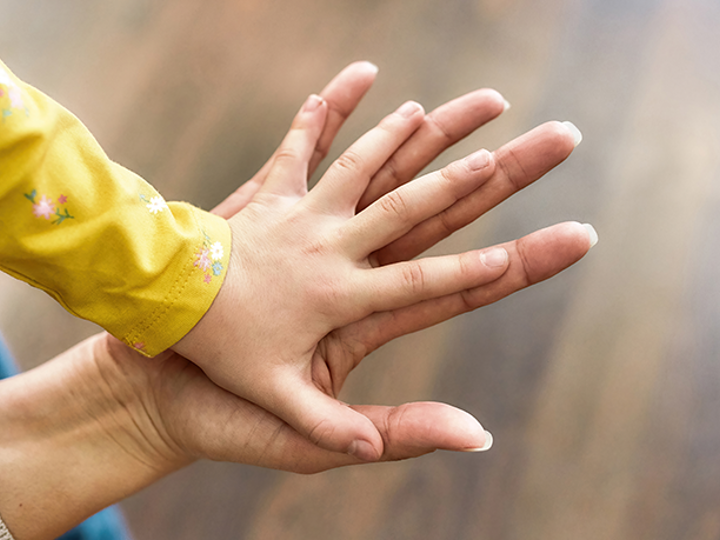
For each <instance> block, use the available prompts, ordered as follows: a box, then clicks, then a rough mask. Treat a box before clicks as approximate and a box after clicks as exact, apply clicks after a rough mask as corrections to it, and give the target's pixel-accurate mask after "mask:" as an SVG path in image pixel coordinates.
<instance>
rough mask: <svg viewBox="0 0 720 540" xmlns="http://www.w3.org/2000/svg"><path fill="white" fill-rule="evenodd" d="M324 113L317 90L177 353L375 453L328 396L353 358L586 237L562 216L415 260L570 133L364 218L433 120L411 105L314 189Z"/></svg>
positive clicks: (400, 198)
mask: <svg viewBox="0 0 720 540" xmlns="http://www.w3.org/2000/svg"><path fill="white" fill-rule="evenodd" d="M326 116H327V104H326V103H325V102H324V101H323V100H322V99H320V98H318V97H312V98H310V99H309V100H308V102H307V103H306V105H305V106H304V107H303V109H302V111H301V112H300V113H299V114H298V116H297V117H296V120H295V122H294V125H293V129H291V131H290V133H289V134H288V136H287V137H286V139H285V141H284V142H283V145H282V146H281V149H280V150H279V152H278V153H277V155H276V157H275V159H274V161H273V164H272V165H271V166H270V170H269V172H268V174H267V176H266V178H265V180H264V182H263V185H262V187H261V189H260V190H259V191H258V192H257V193H256V195H255V197H254V198H253V200H252V201H251V202H250V203H249V204H248V205H247V206H246V207H245V208H244V209H243V210H241V211H240V212H239V213H238V214H236V215H235V216H234V217H233V218H231V220H230V222H231V226H232V227H233V231H234V243H233V258H232V262H231V265H230V269H229V273H228V278H226V282H225V285H223V289H222V290H221V291H220V294H219V295H218V298H217V299H216V301H215V303H214V304H213V307H212V308H211V310H210V311H209V312H208V314H206V316H205V317H204V318H203V320H201V321H200V323H199V324H198V325H197V326H196V327H195V328H194V329H193V330H192V331H191V332H190V333H189V334H188V336H186V338H184V339H183V340H182V341H181V342H180V343H178V345H177V346H176V347H175V350H176V351H178V352H180V353H182V354H183V355H184V356H186V357H188V358H191V359H192V360H193V361H195V362H197V363H198V364H199V365H200V366H201V367H202V368H203V370H204V371H205V372H206V373H207V374H208V375H209V376H210V377H211V378H212V379H213V380H214V381H215V382H217V383H218V384H220V385H221V386H223V387H224V388H227V389H229V390H230V391H232V392H233V393H235V394H238V395H240V396H243V397H245V398H247V399H249V400H251V401H253V402H254V403H257V404H258V405H260V406H261V407H263V408H264V409H266V410H268V411H270V412H272V413H273V414H276V415H277V416H279V417H280V418H282V419H284V420H286V421H287V422H288V423H289V424H290V425H292V426H293V427H294V428H295V429H297V430H298V431H299V432H300V433H302V434H303V435H304V436H306V437H308V438H310V440H311V441H313V442H315V443H317V444H318V445H320V446H321V447H323V448H326V449H329V450H333V451H338V452H349V453H351V454H353V455H355V456H357V457H360V458H362V459H365V460H375V459H378V458H379V457H380V456H381V455H382V454H383V447H382V444H383V443H382V437H381V436H380V435H379V433H378V432H377V430H376V428H375V427H374V426H373V425H372V422H370V421H369V420H368V418H367V417H364V416H363V415H362V414H358V413H357V411H354V410H352V409H350V408H348V407H347V406H346V405H344V404H342V403H340V402H339V401H337V399H335V397H336V395H337V392H338V391H339V389H340V387H341V386H342V384H343V382H344V380H345V377H346V376H347V374H348V373H349V371H350V370H351V369H352V368H353V367H354V366H355V365H356V364H357V362H358V361H359V360H360V359H361V358H362V357H364V355H365V354H366V353H367V352H369V350H372V349H373V348H374V347H375V346H378V345H380V344H382V343H384V342H386V341H387V340H388V339H392V338H393V337H395V336H397V335H401V334H404V333H407V332H410V331H414V330H417V329H419V328H422V327H425V326H428V325H431V324H435V323H436V322H439V321H440V320H444V319H446V318H448V317H451V316H454V315H456V314H458V313H461V312H463V311H467V310H468V309H474V308H476V307H479V306H481V305H485V304H487V303H489V302H492V301H495V300H497V299H499V298H502V297H503V296H506V295H508V294H510V293H512V292H514V291H516V290H518V289H520V288H523V287H525V286H528V285H530V284H532V283H535V282H537V281H540V280H542V279H546V278H548V277H550V276H551V275H554V274H555V273H557V272H558V271H560V270H562V269H563V268H565V267H567V266H569V265H570V264H572V263H573V262H575V261H577V260H578V259H579V258H580V257H582V255H584V254H585V252H586V251H587V250H588V249H589V248H590V247H591V244H592V231H591V230H590V231H589V230H588V229H587V228H586V227H583V226H581V225H580V224H577V223H568V224H562V225H559V226H556V227H555V228H550V229H546V230H544V231H540V232H538V233H535V234H534V235H530V236H528V237H526V238H524V239H521V240H519V241H516V242H511V243H508V244H506V245H503V246H499V247H496V248H494V249H490V250H484V251H481V252H470V253H466V254H461V255H459V256H454V257H444V258H435V259H425V260H420V261H407V260H406V259H407V258H409V257H412V256H414V255H415V254H416V253H418V252H420V251H422V250H423V249H425V248H426V247H428V246H429V245H432V243H434V242H435V241H437V240H438V239H439V238H441V237H443V236H444V235H447V234H448V233H449V232H450V231H451V230H452V229H453V227H454V226H456V224H457V223H460V224H462V221H463V220H466V219H467V217H468V214H473V213H474V214H475V215H477V214H479V213H482V211H484V210H485V209H487V208H490V207H492V206H494V205H495V204H497V203H498V202H500V201H501V200H503V199H504V198H506V197H508V196H509V195H510V194H512V193H513V192H514V191H516V190H517V189H519V188H521V187H523V186H524V185H527V184H529V183H530V182H532V181H534V180H535V179H536V178H537V177H538V176H540V175H541V174H542V173H543V172H545V171H546V170H548V169H549V168H551V167H552V166H553V165H554V164H556V163H557V162H559V161H561V160H562V159H564V158H565V157H567V155H568V154H569V152H570V151H571V149H572V147H573V146H574V144H575V143H576V142H577V140H576V138H575V136H576V135H577V133H576V132H575V130H573V128H572V126H568V125H563V124H560V123H550V124H547V125H545V126H542V127H541V128H539V129H538V130H536V131H535V132H531V133H529V134H527V135H526V136H524V137H522V138H521V139H519V140H516V141H514V142H513V143H510V144H509V145H508V146H506V147H504V148H503V149H501V150H500V151H498V152H497V153H496V154H494V155H493V154H490V153H488V152H487V151H479V152H476V153H475V154H472V155H471V156H468V158H466V159H464V160H461V161H458V162H455V163H453V164H450V165H449V166H448V167H446V168H444V169H443V170H441V171H439V172H437V173H434V174H430V175H426V176H425V177H423V179H419V180H417V181H415V182H413V183H412V184H408V185H403V186H400V187H399V188H398V189H396V190H394V191H392V192H390V193H388V194H386V195H384V196H382V197H381V198H380V199H378V200H377V201H375V202H374V203H372V204H371V205H370V206H368V207H366V208H364V209H363V210H362V211H360V213H358V214H357V215H356V212H357V209H358V208H360V207H361V205H362V201H361V198H362V197H364V196H365V195H364V194H366V193H367V192H368V190H369V189H371V183H372V182H373V181H375V180H376V179H377V178H380V176H378V175H380V174H381V172H382V171H383V170H385V169H386V167H387V166H388V163H389V162H390V161H391V159H393V157H395V156H397V155H398V154H399V153H401V150H402V148H403V147H404V146H405V145H406V144H408V141H409V140H410V139H411V137H413V136H414V135H415V134H417V133H418V132H419V129H420V128H421V127H422V126H423V125H426V124H425V121H426V116H425V115H424V113H423V111H422V108H421V107H420V106H419V105H417V104H414V103H411V102H409V103H407V104H405V105H404V106H403V107H401V108H400V109H398V111H396V112H395V113H394V114H392V115H390V116H388V117H386V118H385V119H384V120H383V122H381V124H380V125H379V126H378V127H377V128H375V129H374V130H372V131H370V132H369V133H367V134H366V135H365V136H363V137H362V138H361V139H359V140H358V142H357V143H355V144H354V145H353V146H352V147H351V148H350V149H349V150H348V151H347V152H346V153H344V154H343V155H342V156H341V158H340V159H339V160H338V161H337V162H336V163H335V164H333V166H331V168H330V169H329V170H328V172H327V173H326V174H325V176H324V177H323V179H322V180H321V181H320V182H319V184H318V186H317V187H316V188H315V189H313V191H312V192H311V193H309V194H308V193H307V173H308V167H309V163H310V162H311V160H312V158H313V156H314V153H315V152H314V150H315V148H316V144H317V140H318V138H319V137H320V134H321V132H322V129H323V126H324V123H325V118H326ZM553 139H554V142H553ZM558 149H559V150H558ZM409 161H410V162H411V161H412V160H409ZM420 161H421V160H420ZM394 177H395V178H398V180H397V183H402V179H400V177H399V175H397V174H396V175H394ZM381 191H382V190H381ZM468 207H469V208H470V210H468ZM450 218H452V219H450ZM438 224H440V225H442V226H441V227H438ZM395 261H400V262H397V263H396V264H388V263H394V262H395ZM501 276H502V277H501ZM388 322H390V323H391V324H386V323H388ZM378 325H380V326H382V328H379V327H378Z"/></svg>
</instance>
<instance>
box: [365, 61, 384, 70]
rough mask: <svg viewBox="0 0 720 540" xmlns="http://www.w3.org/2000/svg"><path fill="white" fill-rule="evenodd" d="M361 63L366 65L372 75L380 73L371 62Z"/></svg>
mask: <svg viewBox="0 0 720 540" xmlns="http://www.w3.org/2000/svg"><path fill="white" fill-rule="evenodd" d="M363 63H364V64H366V65H367V66H368V67H369V68H370V71H372V72H373V73H377V72H378V71H380V68H379V67H377V66H376V65H375V64H373V63H372V62H368V61H367V60H363Z"/></svg>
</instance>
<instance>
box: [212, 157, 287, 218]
mask: <svg viewBox="0 0 720 540" xmlns="http://www.w3.org/2000/svg"><path fill="white" fill-rule="evenodd" d="M273 156H274V155H273ZM269 164H270V161H268V169H269V168H270V167H269ZM264 181H265V174H263V175H260V173H258V174H256V175H255V176H253V178H252V179H250V180H248V181H247V182H245V183H244V184H243V185H242V186H240V187H239V188H237V189H236V190H235V191H234V192H233V193H231V194H230V195H229V196H228V197H227V198H226V199H225V200H224V201H222V202H221V203H220V204H218V205H217V206H216V207H215V208H213V209H212V210H210V213H211V214H216V215H218V216H220V217H223V218H225V219H230V218H231V217H233V216H234V215H235V214H237V213H238V212H239V211H240V210H242V209H243V208H245V207H246V206H247V204H248V203H249V202H250V201H251V200H252V198H253V197H254V196H255V194H256V193H257V192H258V190H259V189H260V188H261V187H262V183H263V182H264Z"/></svg>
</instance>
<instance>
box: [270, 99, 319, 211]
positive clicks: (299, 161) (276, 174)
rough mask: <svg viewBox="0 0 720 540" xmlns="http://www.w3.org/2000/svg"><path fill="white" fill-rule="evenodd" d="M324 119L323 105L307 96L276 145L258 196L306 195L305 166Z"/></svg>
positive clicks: (306, 172) (306, 166)
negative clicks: (284, 134) (277, 146)
mask: <svg viewBox="0 0 720 540" xmlns="http://www.w3.org/2000/svg"><path fill="white" fill-rule="evenodd" d="M326 115H327V103H325V100H324V99H322V98H321V97H320V96H316V95H312V96H310V97H309V98H308V99H307V100H306V101H305V103H304V105H303V106H302V108H301V109H300V112H298V114H297V115H296V116H295V119H294V120H293V123H292V126H291V127H290V131H289V132H288V134H287V135H286V136H285V139H283V142H282V143H281V144H280V147H279V148H278V151H277V153H276V154H275V159H273V163H272V166H271V167H270V170H269V171H268V175H267V178H266V180H265V182H264V183H263V185H262V187H261V188H260V192H263V193H271V194H274V195H284V196H291V195H296V196H299V197H302V196H303V195H305V193H307V177H308V164H309V162H310V158H311V157H312V155H313V151H314V149H315V145H316V144H317V141H318V138H319V137H320V133H321V132H322V128H323V126H324V124H325V117H326Z"/></svg>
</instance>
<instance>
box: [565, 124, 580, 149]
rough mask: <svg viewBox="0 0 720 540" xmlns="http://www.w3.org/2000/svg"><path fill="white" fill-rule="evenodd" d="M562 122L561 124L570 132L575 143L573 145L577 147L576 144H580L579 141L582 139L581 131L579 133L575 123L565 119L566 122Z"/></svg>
mask: <svg viewBox="0 0 720 540" xmlns="http://www.w3.org/2000/svg"><path fill="white" fill-rule="evenodd" d="M562 124H563V126H565V127H566V128H568V130H569V131H570V133H572V136H573V142H574V143H575V146H576V147H577V145H578V144H580V142H581V141H582V139H583V136H582V133H581V132H580V130H579V129H578V128H577V126H576V125H575V124H573V123H572V122H567V121H566V122H563V123H562Z"/></svg>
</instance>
